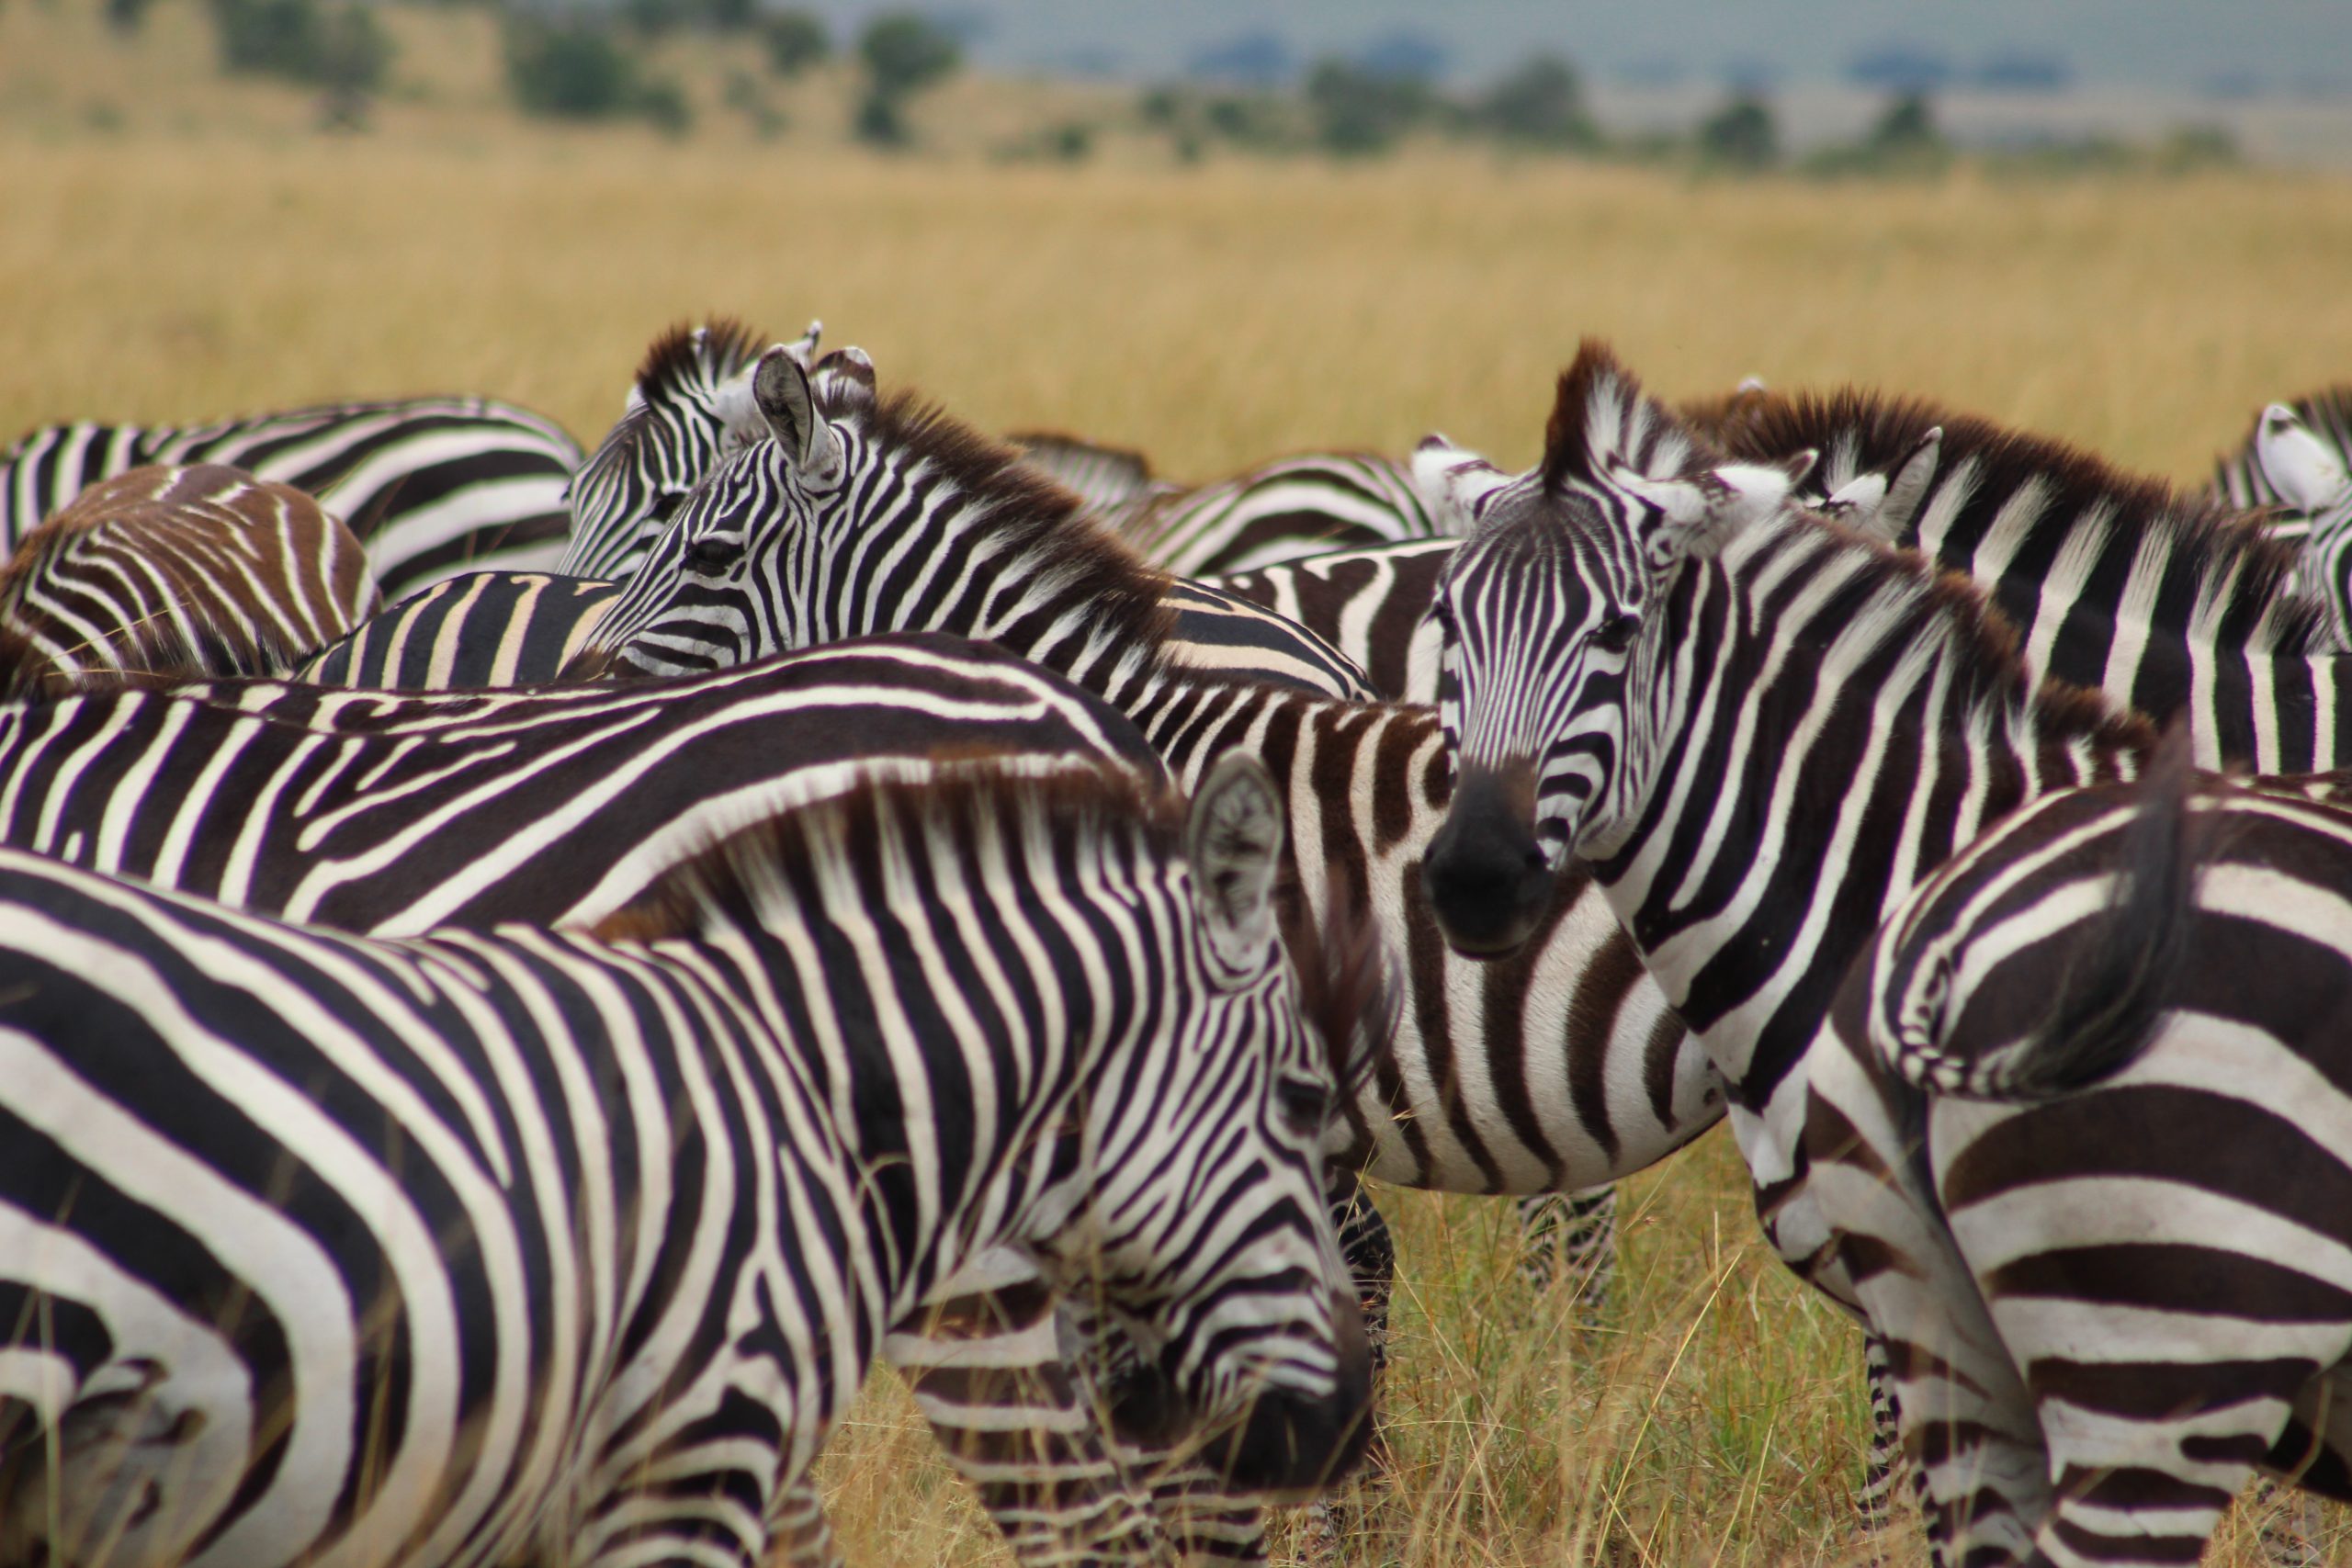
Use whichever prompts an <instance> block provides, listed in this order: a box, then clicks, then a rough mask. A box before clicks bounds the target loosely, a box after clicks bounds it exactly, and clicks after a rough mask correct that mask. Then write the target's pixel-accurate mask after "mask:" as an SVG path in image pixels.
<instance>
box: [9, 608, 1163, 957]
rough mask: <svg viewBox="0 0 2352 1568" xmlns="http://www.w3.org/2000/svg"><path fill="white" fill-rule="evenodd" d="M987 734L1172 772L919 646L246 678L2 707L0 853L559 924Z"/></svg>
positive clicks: (1109, 721) (1107, 725)
mask: <svg viewBox="0 0 2352 1568" xmlns="http://www.w3.org/2000/svg"><path fill="white" fill-rule="evenodd" d="M943 750H944V751H950V752H957V751H963V752H968V751H985V750H1012V751H1023V752H1029V753H1034V754H1035V755H1038V756H1040V757H1051V756H1067V755H1078V756H1083V757H1091V758H1100V759H1103V760H1106V761H1114V762H1116V763H1118V764H1119V765H1121V766H1125V767H1127V768H1129V769H1132V770H1133V771H1135V772H1136V773H1138V774H1140V775H1141V776H1143V777H1147V778H1159V777H1161V776H1164V775H1163V774H1162V772H1161V769H1160V767H1159V760H1158V759H1157V758H1156V757H1155V756H1154V755H1153V754H1152V752H1151V751H1150V750H1149V749H1148V747H1146V746H1145V744H1144V742H1143V739H1142V737H1141V736H1139V735H1138V734H1136V730H1135V727H1134V726H1133V725H1132V724H1130V723H1129V722H1128V721H1127V720H1126V719H1125V717H1124V716H1122V715H1120V714H1119V713H1117V712H1116V711H1115V710H1113V709H1111V708H1109V707H1108V706H1107V705H1104V704H1103V703H1102V702H1101V701H1099V700H1098V699H1095V698H1092V697H1090V696H1088V695H1086V694H1084V693H1082V692H1079V691H1076V690H1074V689H1073V688H1071V687H1070V686H1069V684H1068V683H1066V682H1061V681H1057V680H1056V679H1054V678H1053V677H1052V676H1050V675H1048V674H1046V672H1045V671H1040V670H1037V669H1035V667H1034V666H1031V665H1027V664H1024V663H1023V662H1022V661H1020V660H1015V659H1013V658H1012V657H1011V656H1010V655H1007V654H1004V653H1001V652H999V651H997V650H996V649H989V648H983V647H978V646H977V645H973V644H968V643H965V642H963V641H962V640H961V639H959V638H956V637H933V636H910V637H886V638H875V639H871V640H868V641H866V642H863V643H859V644H856V645H854V646H843V647H839V648H831V649H813V650H810V651H809V652H807V653H800V654H793V655H787V656H786V657H783V658H780V659H775V660H764V661H762V662H760V663H757V664H753V665H748V666H745V667H744V668H742V669H740V670H730V671H722V672H720V673H718V674H715V675H711V676H707V677H705V678H702V679H699V680H695V681H687V682H673V683H666V684H663V685H660V686H655V685H651V684H634V685H628V686H622V687H617V688H615V687H604V686H597V687H579V688H562V689H557V690H522V691H507V692H496V693H469V694H451V695H447V696H432V697H428V696H392V695H390V694H379V693H372V692H337V691H334V690H331V689H328V688H322V687H319V686H314V685H309V684H306V683H300V682H237V683H231V684H223V685H220V686H211V687H195V688H189V689H187V691H185V692H175V693H171V694H163V693H142V692H103V693H90V694H84V695H79V696H75V697H71V698H67V699H64V700H61V701H57V702H53V703H43V704H35V705H17V706H12V707H0V843H7V844H11V845H15V846H17V847H19V848H24V849H31V850H39V851H40V852H43V853H46V854H51V855H55V856H57V857H59V858H61V859H64V860H69V861H72V862H74V863H77V864H81V865H86V866H89V867H91V868H92V869H94V870H98V871H103V872H107V873H109V874H116V875H123V876H135V877H138V878H140V879H141V880H143V881H148V882H153V883H155V884H157V885H159V886H167V887H175V888H179V889H181V890H184V891H187V892H191V893H200V894H203V895H205V896H206V897H218V898H221V899H224V900H226V901H228V902H230V903H232V904H236V905H238V906H240V907H242V908H254V909H259V910H263V911H266V912H268V913H270V914H275V915H283V916H285V917H286V918H288V919H299V920H303V921H311V922H317V923H322V924H326V925H333V926H338V927H341V928H343V929H345V930H348V931H373V932H379V933H392V934H405V933H412V932H417V931H428V930H431V929H433V928H435V927H438V926H464V927H468V928H473V929H479V928H482V927H487V926H489V925H492V924H494V923H496V922H498V921H502V920H525V921H528V922H530V923H532V924H536V925H557V924H563V923H576V922H580V921H584V920H594V919H600V918H602V917H603V916H604V915H605V914H608V913H610V912H611V911H612V910H613V909H615V908H617V907H619V905H621V904H622V903H623V902H625V901H627V900H628V899H629V898H630V897H635V896H636V895H637V894H638V893H639V892H640V891H641V890H642V889H643V888H644V887H645V886H647V884H648V883H650V881H651V880H652V879H653V878H655V877H656V876H658V875H659V874H662V871H663V870H664V869H665V868H667V867H669V866H671V865H673V864H674V863H677V862H678V861H679V860H681V859H682V858H684V856H685V855H687V854H689V853H690V852H692V851H693V850H694V849H695V847H697V846H699V845H701V844H704V843H707V842H709V841H710V840H713V839H714V838H718V837H720V836H723V835H724V834H726V833H728V832H729V831H732V830H733V829H736V828H738V827H741V825H742V824H743V823H744V822H746V821H748V820H752V819H753V818H758V817H761V816H763V815H768V814H772V813H774V812H775V811H779V810H783V809H786V808H787V807H792V806H796V805H799V804H803V803H805V802H807V801H809V800H811V799H816V798H820V797H822V796H824V795H828V794H831V793H836V792H838V791H839V790H840V788H841V787H842V781H843V779H844V778H846V777H847V776H849V775H850V774H851V773H854V770H855V768H856V766H857V765H858V764H860V763H876V764H878V763H879V762H881V761H886V760H890V759H898V760H900V761H905V762H907V763H909V764H913V763H917V762H920V761H922V760H923V759H925V758H928V757H930V756H932V755H933V754H934V753H936V752H940V751H943ZM158 781H171V783H170V784H168V785H165V786H163V787H159V784H158ZM525 803H527V807H528V808H527V810H523V809H518V808H519V807H522V806H523V805H524V804H525Z"/></svg>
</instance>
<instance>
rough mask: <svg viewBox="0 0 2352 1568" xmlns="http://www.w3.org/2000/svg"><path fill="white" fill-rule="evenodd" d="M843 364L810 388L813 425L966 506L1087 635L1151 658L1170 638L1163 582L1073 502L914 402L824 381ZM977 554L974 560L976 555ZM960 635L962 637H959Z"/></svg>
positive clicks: (1014, 457) (971, 520)
mask: <svg viewBox="0 0 2352 1568" xmlns="http://www.w3.org/2000/svg"><path fill="white" fill-rule="evenodd" d="M837 363H846V361H844V360H843V359H842V355H838V354H835V355H827V356H826V357H825V358H824V359H823V360H822V361H820V362H819V365H818V367H817V368H818V370H819V372H820V374H818V375H817V376H815V377H814V378H811V386H812V388H813V389H814V391H815V394H816V400H817V409H818V412H819V413H820V416H821V417H823V418H825V419H827V420H837V421H840V422H842V423H847V424H851V425H853V426H858V427H862V428H864V429H865V431H866V432H867V433H868V435H869V438H870V439H871V440H872V441H873V443H874V445H875V447H876V450H877V451H882V452H887V453H890V454H894V455H896V456H895V458H894V460H895V461H896V462H898V463H899V465H901V466H903V467H913V466H915V465H918V464H920V465H922V467H923V468H926V469H928V470H929V471H930V472H932V473H933V474H936V475H939V476H940V477H942V478H944V479H946V480H947V481H949V482H950V483H952V484H953V485H954V486H955V487H956V490H957V491H961V492H962V493H963V494H964V495H966V496H967V497H968V498H969V501H968V503H967V506H966V507H965V509H964V511H963V512H962V513H961V514H960V515H959V519H958V522H959V525H961V526H962V527H964V528H967V529H969V530H973V531H975V532H976V533H978V534H980V535H981V536H983V537H985V538H986V539H987V541H988V543H989V545H991V546H993V549H992V550H991V551H990V552H989V553H991V554H992V555H993V556H995V557H996V558H999V559H1006V560H1016V561H1022V562H1024V563H1025V564H1028V565H1029V566H1030V567H1031V568H1032V571H1031V575H1033V576H1035V575H1038V572H1037V570H1035V569H1038V568H1042V569H1043V570H1044V572H1046V573H1050V574H1051V577H1052V579H1053V580H1054V581H1055V583H1056V587H1057V597H1060V598H1062V599H1064V600H1066V601H1067V602H1069V603H1073V604H1085V605H1086V606H1088V611H1087V613H1088V615H1089V618H1090V624H1091V626H1092V627H1093V628H1094V629H1097V630H1100V631H1104V632H1107V633H1109V634H1110V635H1112V636H1113V637H1117V638H1118V639H1119V640H1121V641H1122V642H1125V643H1131V644H1135V645H1139V646H1142V647H1144V648H1146V649H1150V650H1153V651H1154V652H1156V651H1157V650H1158V649H1159V648H1160V646H1161V645H1162V644H1163V643H1165V642H1166V641H1167V639H1168V637H1169V636H1170V633H1171V632H1172V630H1173V628H1174V619H1173V616H1172V615H1171V613H1170V611H1169V609H1168V608H1167V605H1166V604H1165V603H1164V595H1165V593H1166V592H1167V587H1168V579H1167V577H1166V576H1165V575H1164V574H1162V573H1161V572H1159V571H1158V570H1154V569H1153V568H1152V567H1151V566H1149V565H1148V564H1147V563H1146V562H1145V561H1144V559H1143V558H1142V557H1140V556H1138V555H1136V553H1135V551H1134V550H1133V549H1132V548H1131V547H1129V546H1128V545H1127V544H1126V543H1125V541H1124V540H1122V539H1120V538H1119V537H1118V536H1116V535H1114V534H1113V533H1111V532H1110V531H1109V530H1108V529H1106V528H1104V527H1103V525H1101V524H1100V523H1098V522H1097V521H1096V520H1095V519H1094V517H1093V515H1092V514H1091V513H1090V512H1089V511H1088V509H1087V506H1086V503H1085V502H1083V501H1081V500H1080V498H1079V497H1078V496H1077V495H1076V494H1075V493H1073V492H1072V491H1068V490H1065V489H1064V488H1063V487H1062V486H1060V485H1058V484H1056V483H1055V482H1054V481H1053V480H1052V479H1048V478H1047V477H1046V475H1044V474H1043V473H1041V472H1039V471H1038V470H1037V469H1036V468H1035V467H1034V466H1032V465H1030V464H1028V463H1026V462H1023V460H1022V456H1021V452H1020V449H1019V448H1017V447H1013V446H1007V445H1005V444H1004V443H1002V442H1001V441H997V440H993V439H991V438H990V437H989V436H987V435H985V434H981V433H980V432H979V431H978V430H976V429H974V428H973V427H972V426H970V425H968V424H966V423H963V422H962V421H961V420H959V419H956V417H955V416H954V415H952V414H950V413H948V412H946V411H945V410H944V409H943V408H941V407H940V406H939V405H938V404H936V403H933V402H931V401H929V400H926V399H924V398H923V397H922V395H921V394H920V393H919V392H916V391H914V390H912V389H905V390H900V391H898V392H894V393H892V394H891V395H890V396H889V397H888V398H885V399H882V400H879V401H878V402H877V401H876V400H874V395H873V390H872V386H871V383H870V382H869V381H866V380H865V379H864V378H860V377H855V376H851V375H833V376H828V375H825V374H822V372H823V371H825V370H826V369H827V368H828V367H831V366H833V365H835V364H837ZM973 553H975V554H977V553H978V549H977V547H976V548H975V550H974V552H973ZM957 629H960V628H957Z"/></svg>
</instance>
